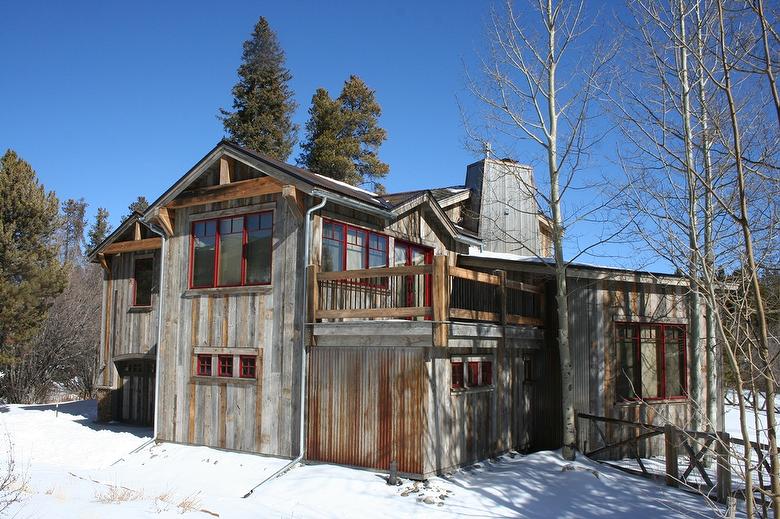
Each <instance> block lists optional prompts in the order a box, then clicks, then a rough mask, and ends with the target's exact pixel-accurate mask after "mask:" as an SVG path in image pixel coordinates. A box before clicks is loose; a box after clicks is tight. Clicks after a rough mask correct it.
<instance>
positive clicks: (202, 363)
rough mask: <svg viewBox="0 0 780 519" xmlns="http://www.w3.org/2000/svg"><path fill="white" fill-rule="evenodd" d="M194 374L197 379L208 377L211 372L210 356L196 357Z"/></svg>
mask: <svg viewBox="0 0 780 519" xmlns="http://www.w3.org/2000/svg"><path fill="white" fill-rule="evenodd" d="M195 373H197V375H198V376H199V377H210V376H211V374H212V371H211V355H198V356H197V358H196V360H195Z"/></svg>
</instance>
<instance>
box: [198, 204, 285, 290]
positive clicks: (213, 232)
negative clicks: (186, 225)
mask: <svg viewBox="0 0 780 519" xmlns="http://www.w3.org/2000/svg"><path fill="white" fill-rule="evenodd" d="M272 231H273V214H272V213H271V212H270V211H267V212H263V213H255V214H248V215H242V216H231V217H228V218H219V219H213V220H202V221H198V222H194V223H193V224H192V254H191V258H190V261H191V264H192V267H191V268H192V274H191V277H190V286H191V287H192V288H211V287H230V286H243V285H263V284H268V283H270V282H271V251H272V243H271V237H272Z"/></svg>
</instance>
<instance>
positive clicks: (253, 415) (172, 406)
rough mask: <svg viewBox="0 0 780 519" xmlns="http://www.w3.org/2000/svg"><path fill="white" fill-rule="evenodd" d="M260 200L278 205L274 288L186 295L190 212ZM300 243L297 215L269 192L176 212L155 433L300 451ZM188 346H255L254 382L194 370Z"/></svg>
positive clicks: (274, 451) (282, 452)
mask: <svg viewBox="0 0 780 519" xmlns="http://www.w3.org/2000/svg"><path fill="white" fill-rule="evenodd" d="M262 203H266V204H268V203H270V204H272V206H273V207H274V208H275V210H274V230H273V259H272V275H271V279H272V282H271V285H270V286H268V287H257V288H252V289H249V290H246V291H242V292H240V293H235V292H230V291H221V290H220V289H218V288H217V289H213V290H207V291H202V290H201V291H193V292H189V291H188V286H189V280H188V273H189V261H190V258H189V246H190V222H191V221H192V219H194V218H198V215H199V214H204V213H209V212H213V211H222V210H227V209H230V210H235V214H240V213H242V212H246V211H247V207H249V206H256V205H257V204H262ZM302 241H303V240H302V225H301V222H300V221H299V220H297V219H296V218H295V217H294V216H293V215H292V214H291V213H290V212H289V209H288V208H287V204H286V203H285V202H284V201H283V200H282V199H281V198H280V197H277V196H276V195H268V196H264V197H255V198H250V199H244V200H240V201H231V202H224V203H218V204H208V205H203V206H196V207H191V208H185V209H179V210H177V211H176V214H175V230H174V236H173V237H172V238H170V239H169V240H168V248H167V251H166V258H165V268H166V269H167V271H166V279H165V287H164V290H163V297H165V304H164V307H163V313H164V314H163V323H164V324H163V339H162V349H161V352H160V353H161V356H160V406H159V419H160V424H159V429H158V430H159V436H160V438H161V439H164V440H169V441H176V442H182V443H193V444H198V445H209V446H213V447H222V448H227V449H234V450H241V451H251V452H259V453H263V454H270V455H277V456H286V457H290V456H293V455H295V453H296V452H297V451H298V443H297V439H298V424H297V416H298V409H299V407H298V394H299V387H300V386H299V384H300V376H299V375H298V371H299V370H300V362H301V358H300V342H299V341H300V337H301V336H300V329H301V326H302V321H301V315H300V314H299V313H297V312H295V308H296V304H297V301H299V299H298V298H300V297H301V294H302V290H303V278H302V275H300V274H301V273H302V272H303V264H302V262H303V260H302V257H301V256H300V255H299V254H298V253H297V252H298V244H299V242H300V243H302ZM195 348H220V349H223V351H224V353H226V354H231V350H232V349H235V348H253V349H255V350H256V355H257V368H256V372H257V380H251V381H248V380H240V379H219V378H216V377H214V378H199V377H194V376H193V368H194V364H193V363H194V351H195ZM236 368H237V366H236Z"/></svg>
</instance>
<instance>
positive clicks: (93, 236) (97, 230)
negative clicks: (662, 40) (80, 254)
mask: <svg viewBox="0 0 780 519" xmlns="http://www.w3.org/2000/svg"><path fill="white" fill-rule="evenodd" d="M110 230H111V228H110V225H109V223H108V210H107V209H106V208H104V207H98V210H97V214H96V215H95V221H94V222H93V223H92V226H91V227H90V228H89V232H88V233H87V236H88V238H89V243H88V244H87V250H93V249H94V248H95V247H97V246H98V245H100V243H101V242H102V241H103V240H105V239H106V236H108V233H109V231H110Z"/></svg>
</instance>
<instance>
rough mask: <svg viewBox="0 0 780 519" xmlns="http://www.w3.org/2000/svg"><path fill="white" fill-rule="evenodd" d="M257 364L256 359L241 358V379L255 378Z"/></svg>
mask: <svg viewBox="0 0 780 519" xmlns="http://www.w3.org/2000/svg"><path fill="white" fill-rule="evenodd" d="M255 362H256V361H255V357H249V356H241V369H240V371H239V376H240V377H241V378H255V369H256V368H255Z"/></svg>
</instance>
